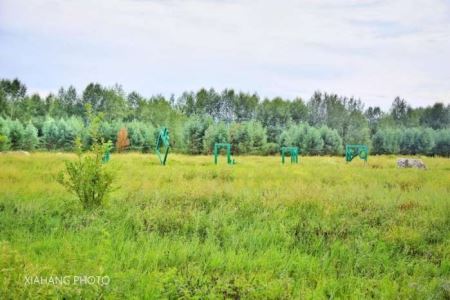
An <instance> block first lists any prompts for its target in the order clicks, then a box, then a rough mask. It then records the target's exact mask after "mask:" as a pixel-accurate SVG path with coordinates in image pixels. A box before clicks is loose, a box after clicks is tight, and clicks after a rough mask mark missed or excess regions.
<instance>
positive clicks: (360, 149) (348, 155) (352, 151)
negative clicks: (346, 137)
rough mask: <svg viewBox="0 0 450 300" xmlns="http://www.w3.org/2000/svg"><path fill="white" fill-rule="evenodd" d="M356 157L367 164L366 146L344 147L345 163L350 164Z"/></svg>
mask: <svg viewBox="0 0 450 300" xmlns="http://www.w3.org/2000/svg"><path fill="white" fill-rule="evenodd" d="M357 156H359V158H360V159H362V160H364V161H365V162H367V158H368V157H369V148H368V147H367V146H366V145H345V160H346V161H347V162H351V161H352V160H353V158H355V157H357Z"/></svg>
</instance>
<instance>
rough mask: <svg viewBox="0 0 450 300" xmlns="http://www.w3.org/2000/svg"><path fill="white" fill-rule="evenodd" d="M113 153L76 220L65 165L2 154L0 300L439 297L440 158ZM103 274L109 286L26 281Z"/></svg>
mask: <svg viewBox="0 0 450 300" xmlns="http://www.w3.org/2000/svg"><path fill="white" fill-rule="evenodd" d="M221 158H222V160H220V163H219V165H218V166H214V165H213V163H212V157H206V156H197V157H193V156H183V155H171V156H170V158H169V159H170V160H169V164H168V165H167V166H165V167H163V166H160V165H159V162H158V161H157V159H156V157H154V155H142V154H115V155H113V156H112V160H111V161H110V164H111V168H112V169H114V170H115V173H116V174H117V186H116V188H118V189H117V190H116V191H115V192H114V193H112V196H111V197H110V199H109V201H108V202H107V203H106V205H105V206H104V207H103V208H100V209H97V210H94V211H91V212H89V211H84V210H83V209H82V208H81V206H80V204H79V203H78V202H77V200H76V199H75V197H74V196H72V195H70V194H68V193H66V192H65V191H64V189H63V188H62V187H61V186H59V185H58V184H57V183H56V182H55V180H54V175H55V174H57V173H58V172H59V171H60V170H62V169H63V167H64V163H63V162H64V160H65V159H75V155H72V154H50V153H35V154H31V155H30V156H21V155H19V154H3V155H0V166H1V169H0V186H1V191H0V248H1V249H0V298H5V297H6V298H9V297H11V298H21V297H33V298H36V297H38V298H39V297H41V298H43V297H60V298H63V297H65V298H79V297H84V298H93V297H97V298H102V297H104V298H130V297H134V298H142V297H143V296H146V298H179V297H182V298H234V299H238V298H258V299H259V298H273V299H279V298H306V299H310V298H314V299H317V298H344V299H347V298H350V299H364V298H380V299H386V298H391V299H393V298H395V299H404V298H412V299H424V298H431V299H445V298H448V297H450V280H449V278H450V259H449V258H450V231H449V228H450V161H449V160H448V159H441V158H429V157H423V158H422V159H423V160H424V162H425V163H426V164H427V167H428V170H427V171H422V170H415V169H397V168H396V166H395V157H393V156H380V157H374V156H372V157H369V164H368V165H364V163H363V162H362V161H360V160H355V161H354V162H352V163H350V164H346V163H345V162H344V158H341V157H300V164H299V165H290V164H286V165H284V166H283V165H281V163H280V158H279V157H251V156H248V157H237V158H236V160H237V162H238V164H236V165H234V166H228V165H226V161H225V159H223V157H221ZM63 275H96V276H109V277H110V279H111V282H110V284H109V285H104V286H102V285H98V284H93V285H76V284H70V285H50V284H47V285H45V284H25V280H24V276H42V277H45V276H63Z"/></svg>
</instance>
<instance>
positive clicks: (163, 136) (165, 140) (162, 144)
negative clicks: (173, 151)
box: [156, 127, 170, 166]
mask: <svg viewBox="0 0 450 300" xmlns="http://www.w3.org/2000/svg"><path fill="white" fill-rule="evenodd" d="M161 148H164V149H163V153H162V154H163V155H164V156H162V155H161V151H160V149H161ZM169 149H170V137H169V129H167V128H166V127H163V128H161V130H160V131H159V135H158V139H157V140H156V155H157V156H158V158H159V162H160V163H161V165H163V166H165V165H166V162H167V155H168V154H169Z"/></svg>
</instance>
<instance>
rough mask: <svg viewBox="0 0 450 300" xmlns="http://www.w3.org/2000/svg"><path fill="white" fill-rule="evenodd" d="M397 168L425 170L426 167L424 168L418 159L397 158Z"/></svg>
mask: <svg viewBox="0 0 450 300" xmlns="http://www.w3.org/2000/svg"><path fill="white" fill-rule="evenodd" d="M397 167H399V168H417V169H422V170H426V169H427V166H425V163H424V162H423V161H422V160H420V159H415V158H399V159H397Z"/></svg>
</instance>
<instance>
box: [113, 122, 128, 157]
mask: <svg viewBox="0 0 450 300" xmlns="http://www.w3.org/2000/svg"><path fill="white" fill-rule="evenodd" d="M129 145H130V140H129V139H128V131H127V129H126V128H121V129H120V130H119V132H118V133H117V142H116V149H117V152H122V151H124V150H125V149H126V148H127V147H128V146H129Z"/></svg>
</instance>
